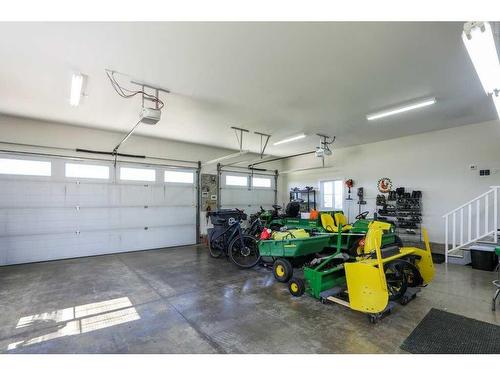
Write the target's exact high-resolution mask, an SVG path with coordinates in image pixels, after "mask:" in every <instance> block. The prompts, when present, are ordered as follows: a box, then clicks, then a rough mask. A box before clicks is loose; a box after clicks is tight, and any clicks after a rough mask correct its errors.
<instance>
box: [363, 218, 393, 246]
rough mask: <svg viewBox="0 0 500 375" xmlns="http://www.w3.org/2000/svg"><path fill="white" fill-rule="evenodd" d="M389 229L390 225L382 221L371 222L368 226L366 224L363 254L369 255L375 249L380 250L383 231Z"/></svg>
mask: <svg viewBox="0 0 500 375" xmlns="http://www.w3.org/2000/svg"><path fill="white" fill-rule="evenodd" d="M389 229H391V224H390V223H385V222H383V221H372V222H371V223H370V224H368V232H367V233H366V238H365V248H364V253H365V254H369V253H371V252H372V251H374V250H375V249H376V248H377V247H378V248H379V249H380V246H381V245H382V234H383V231H384V230H389Z"/></svg>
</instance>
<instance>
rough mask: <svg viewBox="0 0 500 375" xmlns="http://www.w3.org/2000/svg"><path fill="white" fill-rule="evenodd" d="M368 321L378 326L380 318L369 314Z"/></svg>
mask: <svg viewBox="0 0 500 375" xmlns="http://www.w3.org/2000/svg"><path fill="white" fill-rule="evenodd" d="M368 321H369V322H370V323H371V324H377V321H378V317H377V316H376V315H373V314H368Z"/></svg>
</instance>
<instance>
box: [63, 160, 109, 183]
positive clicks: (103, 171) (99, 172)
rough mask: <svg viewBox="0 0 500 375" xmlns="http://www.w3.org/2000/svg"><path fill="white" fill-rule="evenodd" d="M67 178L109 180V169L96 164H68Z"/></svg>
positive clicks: (66, 167) (66, 169)
mask: <svg viewBox="0 0 500 375" xmlns="http://www.w3.org/2000/svg"><path fill="white" fill-rule="evenodd" d="M65 176H66V177H78V178H99V179H103V180H106V179H109V167H108V166H106V165H95V164H73V163H66V165H65Z"/></svg>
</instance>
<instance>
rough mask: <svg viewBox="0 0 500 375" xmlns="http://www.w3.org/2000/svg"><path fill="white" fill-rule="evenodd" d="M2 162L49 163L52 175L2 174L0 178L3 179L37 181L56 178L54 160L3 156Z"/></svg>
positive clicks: (1, 157)
mask: <svg viewBox="0 0 500 375" xmlns="http://www.w3.org/2000/svg"><path fill="white" fill-rule="evenodd" d="M0 160H15V161H20V162H40V163H48V164H49V172H50V174H48V175H47V174H22V173H0V178H2V179H19V178H21V179H22V178H24V179H26V178H28V179H29V178H37V179H40V178H42V179H51V178H53V177H54V165H53V163H52V160H48V159H46V158H36V159H35V158H24V157H15V156H11V155H2V156H0Z"/></svg>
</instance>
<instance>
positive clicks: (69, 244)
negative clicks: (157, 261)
mask: <svg viewBox="0 0 500 375" xmlns="http://www.w3.org/2000/svg"><path fill="white" fill-rule="evenodd" d="M57 162H58V163H60V162H61V161H60V159H58V161H57ZM119 164H120V163H119ZM151 167H152V168H155V167H154V166H151ZM156 168H157V167H156ZM161 170H163V169H161V168H160V169H159V170H158V171H157V173H161ZM111 175H112V176H113V173H111ZM51 178H52V179H53V180H51ZM57 178H59V179H60V178H61V177H57ZM196 191H197V190H196V188H195V185H194V184H163V183H153V184H142V183H140V182H139V183H122V181H118V182H113V181H112V180H108V181H106V180H105V181H102V180H99V181H95V182H94V181H91V180H89V179H86V180H82V181H80V182H77V181H69V180H68V181H61V180H56V177H41V178H40V179H38V180H37V179H36V178H33V179H31V178H29V179H28V178H24V177H19V178H18V177H15V176H7V177H4V176H0V265H6V264H18V263H27V262H37V261H45V260H55V259H65V258H73V257H81V256H90V255H98V254H109V253H117V252H123V251H135V250H147V249H152V248H162V247H169V246H178V245H186V244H194V243H196V212H197V208H196Z"/></svg>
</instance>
